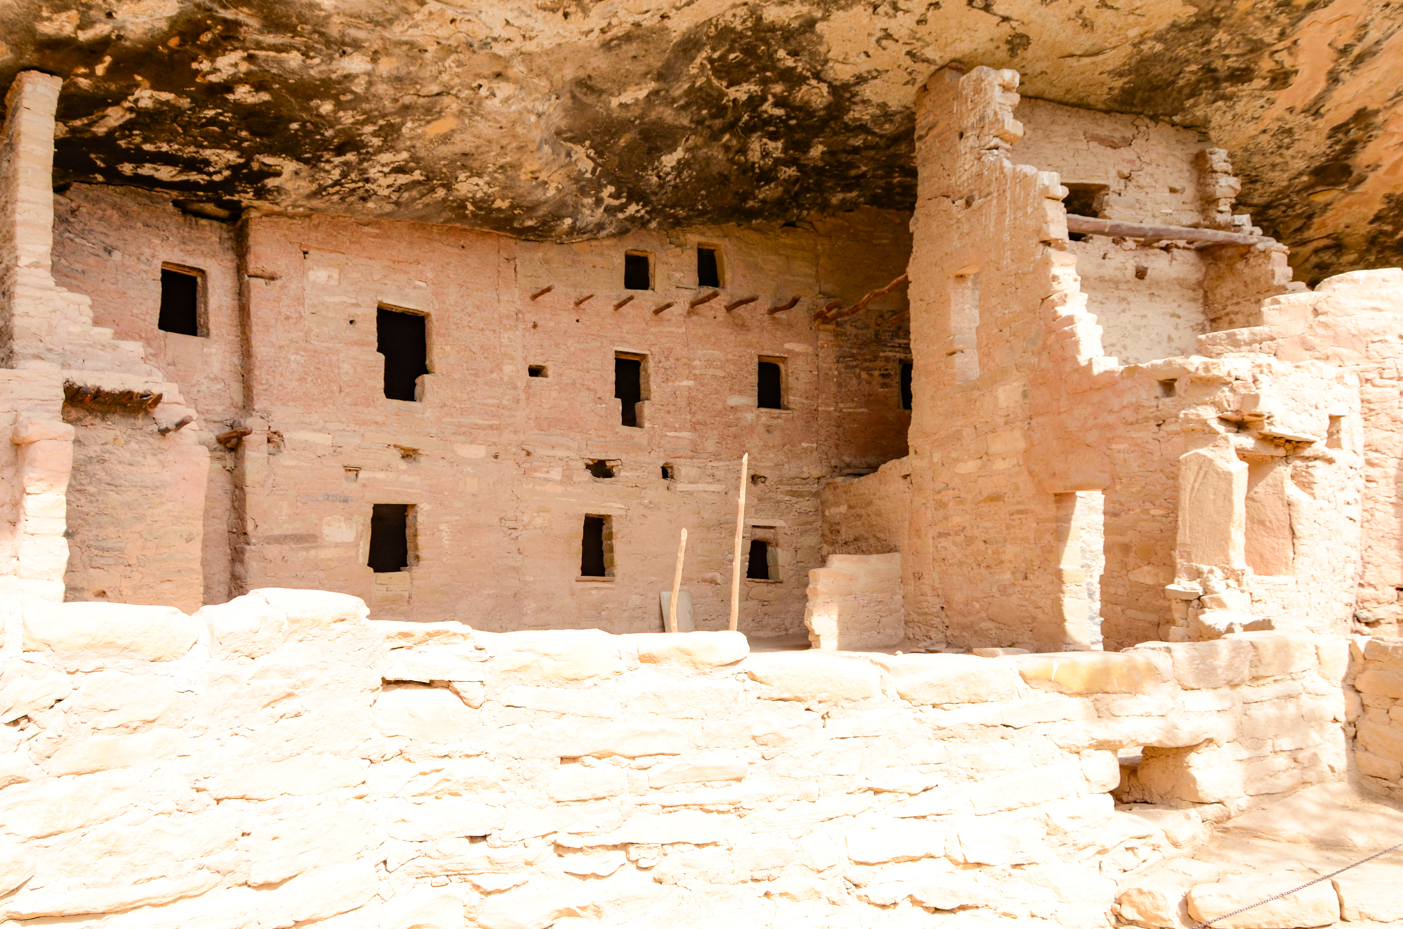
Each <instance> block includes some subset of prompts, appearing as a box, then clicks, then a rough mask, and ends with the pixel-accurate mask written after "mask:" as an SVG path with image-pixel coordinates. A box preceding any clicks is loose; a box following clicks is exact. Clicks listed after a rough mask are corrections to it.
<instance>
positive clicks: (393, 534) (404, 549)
mask: <svg viewBox="0 0 1403 929" xmlns="http://www.w3.org/2000/svg"><path fill="white" fill-rule="evenodd" d="M369 563H370V569H371V570H372V571H374V572H375V573H376V574H384V573H387V572H390V571H403V570H404V569H405V568H407V567H409V504H407V503H377V504H375V505H374V507H373V508H372V509H371V511H370V562H369Z"/></svg>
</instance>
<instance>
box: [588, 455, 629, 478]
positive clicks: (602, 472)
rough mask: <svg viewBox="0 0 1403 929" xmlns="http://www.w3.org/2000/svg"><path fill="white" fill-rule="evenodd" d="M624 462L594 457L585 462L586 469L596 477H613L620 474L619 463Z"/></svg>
mask: <svg viewBox="0 0 1403 929" xmlns="http://www.w3.org/2000/svg"><path fill="white" fill-rule="evenodd" d="M622 463H623V462H621V461H618V460H611V459H608V458H594V459H591V460H589V461H586V462H585V470H586V471H588V472H589V473H590V474H591V475H592V476H594V477H599V478H611V477H614V476H615V475H617V474H618V468H619V465H620V464H622Z"/></svg>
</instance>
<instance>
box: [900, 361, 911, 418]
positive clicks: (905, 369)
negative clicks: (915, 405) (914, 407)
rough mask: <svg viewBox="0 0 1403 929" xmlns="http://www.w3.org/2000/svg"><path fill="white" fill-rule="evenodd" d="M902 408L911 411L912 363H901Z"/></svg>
mask: <svg viewBox="0 0 1403 929" xmlns="http://www.w3.org/2000/svg"><path fill="white" fill-rule="evenodd" d="M901 408H902V409H903V410H909V409H911V362H909V361H903V362H902V363H901Z"/></svg>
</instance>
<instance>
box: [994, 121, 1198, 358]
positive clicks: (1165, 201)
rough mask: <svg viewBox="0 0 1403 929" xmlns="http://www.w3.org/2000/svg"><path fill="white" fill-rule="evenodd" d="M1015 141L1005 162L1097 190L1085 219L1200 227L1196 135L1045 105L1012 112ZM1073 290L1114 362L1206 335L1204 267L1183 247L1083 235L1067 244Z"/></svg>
mask: <svg viewBox="0 0 1403 929" xmlns="http://www.w3.org/2000/svg"><path fill="white" fill-rule="evenodd" d="M1018 120H1019V122H1021V123H1022V124H1023V129H1024V133H1023V137H1022V138H1021V139H1019V140H1018V141H1017V142H1016V143H1015V144H1014V145H1013V149H1012V152H1011V157H1012V158H1013V159H1014V160H1016V161H1017V162H1019V163H1021V164H1030V165H1036V166H1037V167H1038V168H1040V169H1042V170H1045V171H1056V172H1057V174H1058V177H1059V178H1060V179H1061V181H1062V183H1063V184H1066V185H1071V184H1079V185H1095V186H1097V187H1102V188H1104V189H1105V190H1104V193H1103V194H1102V196H1101V198H1100V201H1101V202H1100V204H1099V206H1100V209H1099V210H1098V211H1097V212H1095V213H1092V214H1090V215H1094V216H1101V217H1104V218H1106V219H1118V220H1123V221H1127V222H1133V223H1158V224H1164V225H1175V226H1197V225H1199V224H1200V223H1202V221H1203V218H1204V217H1203V213H1202V197H1201V196H1200V193H1199V186H1200V184H1199V181H1200V171H1199V167H1198V160H1199V158H1200V157H1201V155H1202V153H1203V151H1204V150H1205V149H1206V148H1207V143H1206V142H1205V141H1204V139H1203V137H1202V136H1201V134H1200V133H1197V132H1194V131H1192V130H1188V129H1180V128H1178V127H1175V126H1170V125H1168V124H1166V123H1158V122H1155V121H1153V120H1148V119H1145V118H1144V117H1140V116H1131V115H1129V114H1125V113H1099V112H1095V111H1092V110H1083V109H1078V108H1076V107H1069V106H1062V105H1060V104H1056V103H1049V102H1047V101H1045V100H1035V99H1024V100H1022V101H1021V102H1020V103H1019V105H1018ZM1069 248H1070V251H1071V252H1072V254H1074V255H1076V257H1077V274H1078V276H1079V277H1080V278H1081V288H1082V290H1083V291H1084V292H1085V293H1086V294H1087V295H1088V296H1089V297H1090V298H1091V301H1092V303H1093V304H1094V306H1095V313H1096V321H1097V322H1098V323H1099V324H1100V326H1101V329H1102V343H1103V345H1104V346H1105V350H1106V354H1107V355H1110V356H1113V357H1115V358H1117V359H1118V360H1119V361H1120V363H1121V364H1138V363H1139V362H1142V361H1150V360H1151V359H1154V358H1164V357H1167V356H1170V355H1187V354H1191V353H1192V352H1193V350H1194V346H1195V343H1194V339H1195V338H1196V337H1197V336H1198V335H1199V333H1202V332H1205V331H1207V329H1206V323H1205V317H1204V262H1203V260H1202V257H1201V256H1200V255H1199V254H1198V252H1197V251H1195V250H1194V249H1192V248H1182V247H1180V248H1170V247H1166V246H1164V245H1162V244H1161V245H1154V244H1149V245H1147V243H1145V242H1143V241H1141V240H1136V239H1124V238H1117V239H1111V238H1108V237H1106V236H1087V237H1086V238H1084V239H1081V241H1073V242H1071V243H1070V246H1069Z"/></svg>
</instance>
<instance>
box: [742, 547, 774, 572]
mask: <svg viewBox="0 0 1403 929" xmlns="http://www.w3.org/2000/svg"><path fill="white" fill-rule="evenodd" d="M745 576H746V577H747V578H749V579H750V580H752V581H768V580H769V579H770V543H769V542H766V541H765V540H764V539H751V540H750V559H749V560H748V561H747V562H746V565H745Z"/></svg>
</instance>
